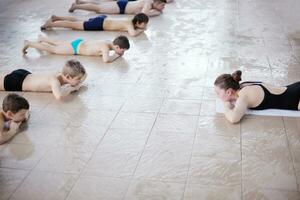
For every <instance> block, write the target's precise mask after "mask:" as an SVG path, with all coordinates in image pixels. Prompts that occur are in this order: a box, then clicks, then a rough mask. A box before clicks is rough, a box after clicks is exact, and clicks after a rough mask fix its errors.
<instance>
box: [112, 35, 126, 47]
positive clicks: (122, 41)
mask: <svg viewBox="0 0 300 200" xmlns="http://www.w3.org/2000/svg"><path fill="white" fill-rule="evenodd" d="M113 44H114V45H118V46H119V47H120V48H121V49H129V48H130V44H129V40H128V38H127V37H126V36H122V35H121V36H119V37H117V38H116V39H114V41H113Z"/></svg>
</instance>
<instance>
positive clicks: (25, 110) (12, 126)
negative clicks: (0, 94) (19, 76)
mask: <svg viewBox="0 0 300 200" xmlns="http://www.w3.org/2000/svg"><path fill="white" fill-rule="evenodd" d="M0 112H1V113H0V127H1V131H0V144H3V143H5V142H7V141H8V140H10V139H11V138H12V137H13V136H14V135H15V134H16V133H17V132H18V130H19V127H20V125H21V124H22V123H23V122H26V121H27V120H28V118H29V103H28V101H27V100H26V99H25V98H24V97H22V96H20V95H18V94H9V95H7V96H6V97H5V98H4V100H3V103H2V111H0Z"/></svg>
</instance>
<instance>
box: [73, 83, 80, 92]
mask: <svg viewBox="0 0 300 200" xmlns="http://www.w3.org/2000/svg"><path fill="white" fill-rule="evenodd" d="M80 88H81V84H78V85H76V86H73V91H77V90H79V89H80Z"/></svg>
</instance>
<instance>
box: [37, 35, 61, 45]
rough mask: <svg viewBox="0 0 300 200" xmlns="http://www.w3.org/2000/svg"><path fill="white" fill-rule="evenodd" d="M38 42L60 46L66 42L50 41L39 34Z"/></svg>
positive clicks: (50, 39)
mask: <svg viewBox="0 0 300 200" xmlns="http://www.w3.org/2000/svg"><path fill="white" fill-rule="evenodd" d="M38 42H45V43H48V44H50V45H61V44H65V43H66V42H64V41H61V40H55V39H52V38H48V37H45V36H43V35H41V34H39V36H38Z"/></svg>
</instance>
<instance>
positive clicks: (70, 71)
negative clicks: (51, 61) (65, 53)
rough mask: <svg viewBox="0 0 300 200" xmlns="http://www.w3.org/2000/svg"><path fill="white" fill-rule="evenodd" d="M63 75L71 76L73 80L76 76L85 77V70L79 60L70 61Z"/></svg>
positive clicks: (64, 68)
mask: <svg viewBox="0 0 300 200" xmlns="http://www.w3.org/2000/svg"><path fill="white" fill-rule="evenodd" d="M62 73H63V75H69V76H71V77H72V78H74V77H76V76H84V75H85V73H86V72H85V69H84V67H83V66H82V64H81V63H80V62H79V61H77V60H74V59H72V60H68V61H67V62H66V64H65V66H64V67H63V70H62Z"/></svg>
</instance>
